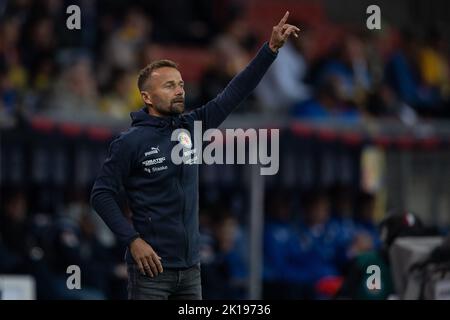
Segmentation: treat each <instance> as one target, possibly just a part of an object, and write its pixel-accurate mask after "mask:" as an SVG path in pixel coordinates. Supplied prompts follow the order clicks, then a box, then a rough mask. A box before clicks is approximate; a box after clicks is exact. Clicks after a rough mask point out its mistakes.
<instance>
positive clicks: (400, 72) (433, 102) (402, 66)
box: [385, 31, 439, 114]
mask: <svg viewBox="0 0 450 320" xmlns="http://www.w3.org/2000/svg"><path fill="white" fill-rule="evenodd" d="M420 52H421V46H420V43H419V40H418V38H417V36H416V35H415V34H413V33H412V32H409V31H404V32H403V35H402V42H401V46H400V48H399V49H398V50H397V51H396V52H395V53H394V54H393V55H392V56H391V57H390V59H389V60H388V62H387V65H386V71H385V77H386V83H387V84H388V85H389V86H390V87H391V88H392V90H393V91H394V92H395V93H396V94H397V96H398V97H399V98H400V99H401V100H402V101H404V102H405V103H406V104H408V105H410V106H411V107H413V108H415V109H416V110H417V111H418V112H419V113H425V114H430V113H431V114H433V113H435V112H436V110H435V109H436V108H437V107H438V103H439V94H438V92H436V90H433V89H432V88H431V87H430V86H428V85H427V84H426V83H425V82H424V81H423V77H422V75H421V72H420V64H419V54H420ZM434 62H436V61H434Z"/></svg>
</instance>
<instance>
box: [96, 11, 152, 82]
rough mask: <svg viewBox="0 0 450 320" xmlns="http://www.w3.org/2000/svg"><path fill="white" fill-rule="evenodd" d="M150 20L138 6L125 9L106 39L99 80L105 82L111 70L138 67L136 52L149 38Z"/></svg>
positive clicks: (135, 68)
mask: <svg viewBox="0 0 450 320" xmlns="http://www.w3.org/2000/svg"><path fill="white" fill-rule="evenodd" d="M151 32H152V21H151V20H150V18H149V17H148V16H147V15H145V14H144V13H143V12H142V10H140V9H138V8H131V9H128V10H127V13H126V15H125V17H124V18H123V21H122V23H121V24H120V25H119V27H118V28H117V30H115V31H114V32H113V33H112V34H111V35H110V37H109V39H107V40H106V42H105V44H104V47H103V48H102V49H103V52H102V57H103V59H102V60H101V61H100V67H99V70H100V80H101V81H103V82H106V81H107V79H110V78H111V77H112V76H113V74H111V73H110V72H112V71H113V70H116V69H118V68H119V69H122V70H127V71H132V70H137V69H138V67H139V66H138V52H139V50H141V49H142V47H143V45H144V44H145V43H147V42H148V41H149V40H150V35H151Z"/></svg>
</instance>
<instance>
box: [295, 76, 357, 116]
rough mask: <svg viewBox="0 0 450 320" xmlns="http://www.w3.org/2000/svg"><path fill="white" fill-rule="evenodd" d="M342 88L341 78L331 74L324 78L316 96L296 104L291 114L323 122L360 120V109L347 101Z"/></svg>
mask: <svg viewBox="0 0 450 320" xmlns="http://www.w3.org/2000/svg"><path fill="white" fill-rule="evenodd" d="M342 90H343V87H342V82H341V80H340V78H338V77H335V76H332V75H330V76H329V77H328V78H326V79H323V80H322V82H321V84H320V86H319V87H318V88H317V91H316V94H315V97H314V98H312V99H310V100H307V101H305V102H302V103H299V104H296V105H294V106H293V109H292V110H291V114H292V115H293V116H294V117H295V118H298V119H306V120H314V121H322V122H324V121H335V120H340V121H345V122H358V121H360V118H361V115H360V113H359V111H358V110H357V109H356V108H354V107H353V106H351V105H349V104H347V103H346V102H345V100H344V98H345V94H344V93H343V91H342Z"/></svg>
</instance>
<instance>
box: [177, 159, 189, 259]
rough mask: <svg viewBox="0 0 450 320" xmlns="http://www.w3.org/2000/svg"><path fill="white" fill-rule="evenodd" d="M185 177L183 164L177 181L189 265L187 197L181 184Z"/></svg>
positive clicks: (185, 257)
mask: <svg viewBox="0 0 450 320" xmlns="http://www.w3.org/2000/svg"><path fill="white" fill-rule="evenodd" d="M182 177H183V164H181V168H180V173H179V177H178V180H177V184H178V188H179V189H180V193H181V218H182V225H183V231H184V243H185V247H184V250H185V251H184V259H185V261H186V263H187V264H189V262H188V258H189V238H188V236H187V231H186V219H185V214H184V211H185V210H184V207H185V196H184V189H183V186H182V184H181V180H182Z"/></svg>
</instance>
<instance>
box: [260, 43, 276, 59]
mask: <svg viewBox="0 0 450 320" xmlns="http://www.w3.org/2000/svg"><path fill="white" fill-rule="evenodd" d="M263 49H264V50H265V51H266V52H267V53H269V54H270V55H271V56H273V57H276V56H277V55H278V52H279V51H277V52H273V51H272V49H270V47H269V42H268V41H266V42H264V45H263Z"/></svg>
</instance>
